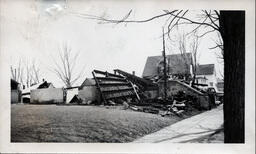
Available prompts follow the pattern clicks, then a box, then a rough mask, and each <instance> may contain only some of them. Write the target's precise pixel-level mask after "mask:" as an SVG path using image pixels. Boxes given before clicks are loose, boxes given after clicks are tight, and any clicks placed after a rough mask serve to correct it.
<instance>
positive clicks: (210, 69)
mask: <svg viewBox="0 0 256 154" xmlns="http://www.w3.org/2000/svg"><path fill="white" fill-rule="evenodd" d="M212 74H214V64H205V65H198V66H197V69H196V75H212Z"/></svg>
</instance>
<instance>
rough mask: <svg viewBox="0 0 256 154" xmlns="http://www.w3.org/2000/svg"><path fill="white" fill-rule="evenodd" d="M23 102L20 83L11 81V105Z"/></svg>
mask: <svg viewBox="0 0 256 154" xmlns="http://www.w3.org/2000/svg"><path fill="white" fill-rule="evenodd" d="M19 102H21V90H20V83H18V82H17V81H15V80H13V79H11V103H12V104H13V103H19Z"/></svg>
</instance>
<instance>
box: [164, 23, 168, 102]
mask: <svg viewBox="0 0 256 154" xmlns="http://www.w3.org/2000/svg"><path fill="white" fill-rule="evenodd" d="M163 57H164V101H166V100H167V73H166V71H167V69H166V55H165V39H164V27H163Z"/></svg>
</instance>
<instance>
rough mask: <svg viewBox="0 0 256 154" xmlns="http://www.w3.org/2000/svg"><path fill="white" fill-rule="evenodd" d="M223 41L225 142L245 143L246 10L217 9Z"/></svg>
mask: <svg viewBox="0 0 256 154" xmlns="http://www.w3.org/2000/svg"><path fill="white" fill-rule="evenodd" d="M220 30H221V35H222V37H223V42H224V134H225V137H224V141H225V143H244V142H245V136H244V134H245V122H244V107H245V101H244V99H245V98H244V96H245V11H220Z"/></svg>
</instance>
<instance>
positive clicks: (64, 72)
mask: <svg viewBox="0 0 256 154" xmlns="http://www.w3.org/2000/svg"><path fill="white" fill-rule="evenodd" d="M78 56H79V53H78V52H77V53H75V54H74V56H72V48H71V47H70V46H68V44H67V43H64V44H63V46H62V47H59V61H57V60H56V59H53V61H54V64H55V67H54V68H53V69H52V71H53V72H54V73H55V74H56V75H57V76H58V78H59V79H60V80H61V81H62V82H63V83H64V84H65V86H66V87H72V85H73V84H74V83H75V82H76V81H77V80H78V79H80V78H81V76H82V73H83V69H84V68H83V69H82V70H81V71H80V73H79V74H77V75H75V73H74V70H75V68H76V61H77V58H78Z"/></svg>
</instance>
